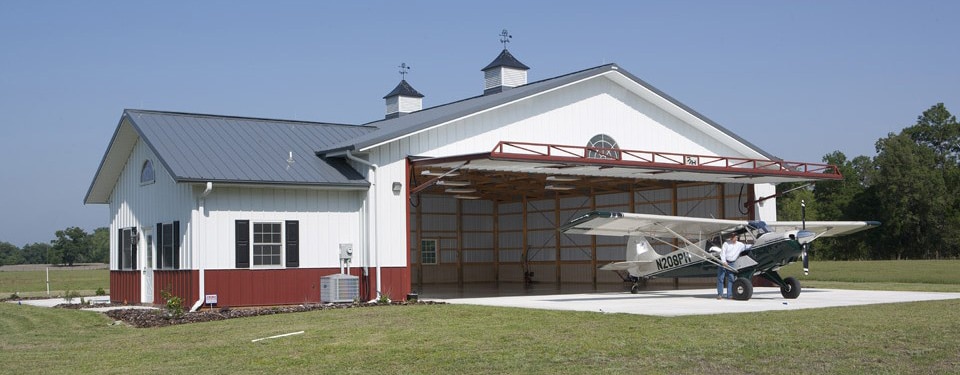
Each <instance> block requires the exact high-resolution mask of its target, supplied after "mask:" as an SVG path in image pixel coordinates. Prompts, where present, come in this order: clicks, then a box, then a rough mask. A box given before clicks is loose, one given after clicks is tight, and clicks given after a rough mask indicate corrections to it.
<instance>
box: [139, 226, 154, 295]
mask: <svg viewBox="0 0 960 375" xmlns="http://www.w3.org/2000/svg"><path fill="white" fill-rule="evenodd" d="M142 240H143V242H142V244H143V246H140V248H141V249H143V252H144V253H143V254H140V259H143V266H142V273H143V280H142V282H141V287H142V288H143V291H142V293H141V295H142V298H141V302H143V303H153V268H154V265H153V255H154V250H153V249H154V245H153V244H154V242H153V230H152V228H146V229H144V230H143V239H142Z"/></svg>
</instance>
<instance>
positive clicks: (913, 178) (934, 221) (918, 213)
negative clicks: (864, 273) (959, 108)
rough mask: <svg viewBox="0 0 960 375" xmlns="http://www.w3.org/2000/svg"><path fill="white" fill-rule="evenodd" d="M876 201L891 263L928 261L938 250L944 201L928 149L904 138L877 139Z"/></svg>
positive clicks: (939, 177)
mask: <svg viewBox="0 0 960 375" xmlns="http://www.w3.org/2000/svg"><path fill="white" fill-rule="evenodd" d="M877 150H878V154H877V157H876V158H874V162H875V163H876V165H877V168H878V170H877V184H876V187H877V190H876V192H877V199H878V200H877V202H876V204H877V205H878V206H879V207H882V208H883V210H882V211H881V212H880V214H881V215H883V217H882V219H881V220H882V221H883V224H884V239H885V240H886V242H885V243H886V245H887V246H886V247H887V248H888V249H889V250H892V254H891V255H895V258H896V259H903V258H913V259H916V258H927V257H929V256H930V255H931V251H933V252H935V251H937V250H936V249H939V248H940V247H941V246H943V238H942V236H941V233H942V230H943V229H944V228H943V221H942V220H940V219H941V218H943V217H944V215H945V214H946V205H947V200H948V197H947V196H946V192H947V187H946V185H945V181H944V179H943V174H942V172H941V171H938V170H937V169H935V168H932V166H933V165H935V163H936V159H937V156H936V154H935V152H934V150H933V149H931V148H928V147H923V146H921V145H919V144H917V143H916V142H914V141H913V140H912V139H911V138H910V137H909V136H908V135H906V134H900V135H894V134H890V135H889V136H888V137H887V138H884V139H881V140H879V141H877Z"/></svg>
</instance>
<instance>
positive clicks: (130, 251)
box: [117, 227, 138, 270]
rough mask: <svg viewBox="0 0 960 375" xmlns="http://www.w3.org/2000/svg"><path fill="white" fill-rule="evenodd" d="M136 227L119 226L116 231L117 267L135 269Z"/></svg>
mask: <svg viewBox="0 0 960 375" xmlns="http://www.w3.org/2000/svg"><path fill="white" fill-rule="evenodd" d="M137 242H138V239H137V228H136V227H130V228H120V229H119V230H118V231H117V269H118V270H135V269H137Z"/></svg>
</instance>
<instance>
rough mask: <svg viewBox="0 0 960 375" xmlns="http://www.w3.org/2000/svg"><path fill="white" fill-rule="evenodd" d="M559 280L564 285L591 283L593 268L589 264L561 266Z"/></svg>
mask: <svg viewBox="0 0 960 375" xmlns="http://www.w3.org/2000/svg"><path fill="white" fill-rule="evenodd" d="M560 278H561V280H563V282H564V283H592V282H593V267H591V266H590V265H589V264H563V265H561V266H560Z"/></svg>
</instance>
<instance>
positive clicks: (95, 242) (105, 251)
mask: <svg viewBox="0 0 960 375" xmlns="http://www.w3.org/2000/svg"><path fill="white" fill-rule="evenodd" d="M87 261H89V262H96V263H110V228H107V227H100V228H97V229H94V230H93V234H92V235H91V236H90V254H89V256H88V257H87Z"/></svg>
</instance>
